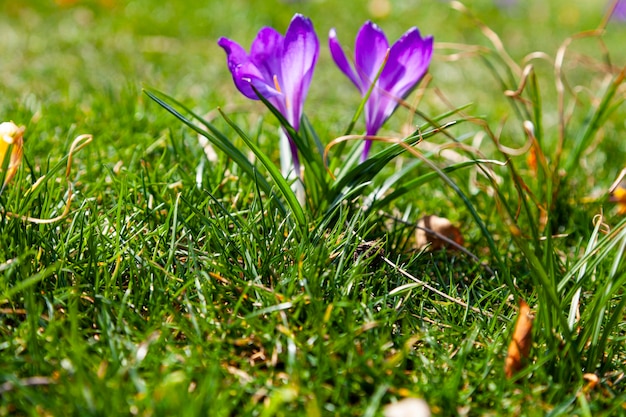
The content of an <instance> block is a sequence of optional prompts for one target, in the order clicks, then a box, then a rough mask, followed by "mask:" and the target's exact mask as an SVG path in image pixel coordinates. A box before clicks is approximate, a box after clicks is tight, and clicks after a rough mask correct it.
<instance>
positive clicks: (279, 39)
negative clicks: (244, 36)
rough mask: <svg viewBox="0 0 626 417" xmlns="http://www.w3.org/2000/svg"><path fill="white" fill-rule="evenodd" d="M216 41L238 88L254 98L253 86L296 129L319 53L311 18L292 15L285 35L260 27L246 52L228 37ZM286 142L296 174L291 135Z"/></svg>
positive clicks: (297, 166)
mask: <svg viewBox="0 0 626 417" xmlns="http://www.w3.org/2000/svg"><path fill="white" fill-rule="evenodd" d="M217 43H218V45H219V46H221V47H222V48H223V49H224V51H226V55H227V61H228V69H229V70H230V72H231V73H232V75H233V81H234V82H235V85H236V86H237V88H238V89H239V91H241V93H242V94H243V95H245V96H246V97H248V98H250V99H253V100H258V99H259V98H258V96H257V94H256V93H255V92H254V90H253V89H252V86H254V88H256V90H257V91H258V92H259V93H260V94H261V95H262V96H263V97H265V98H266V99H267V100H268V101H269V102H270V103H272V105H273V106H275V107H276V108H277V109H278V111H280V112H281V113H282V115H283V116H284V117H285V119H287V121H288V122H289V124H291V126H292V127H293V128H294V129H295V130H296V131H297V130H298V129H299V127H300V119H301V118H302V105H303V103H304V100H305V98H306V94H307V92H308V89H309V85H310V84H311V78H312V76H313V69H314V67H315V63H316V62H317V57H318V55H319V41H318V39H317V35H316V34H315V30H314V29H313V23H312V22H311V20H310V19H308V18H307V17H304V16H302V15H300V14H296V15H295V16H294V17H293V19H292V20H291V23H290V24H289V27H288V28H287V32H286V33H285V36H283V35H281V34H280V33H278V32H277V31H276V30H274V29H273V28H270V27H265V28H262V29H261V30H260V31H259V33H258V34H257V36H256V38H255V39H254V41H253V42H252V46H251V47H250V53H249V54H248V53H246V51H245V50H244V49H243V48H242V47H241V45H239V44H238V43H237V42H235V41H233V40H231V39H228V38H220V39H219V41H218V42H217ZM289 142H290V146H291V153H292V157H293V163H294V167H295V169H296V173H297V174H298V175H300V164H299V160H298V150H297V148H296V145H295V143H294V141H293V140H292V139H291V138H289Z"/></svg>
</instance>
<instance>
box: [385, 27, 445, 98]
mask: <svg viewBox="0 0 626 417" xmlns="http://www.w3.org/2000/svg"><path fill="white" fill-rule="evenodd" d="M432 54H433V37H432V36H427V37H426V38H424V39H422V37H421V36H420V32H419V30H418V29H417V28H412V29H409V30H408V31H407V32H406V33H405V34H404V35H403V36H402V37H401V38H400V39H398V41H397V42H396V43H394V44H393V46H392V47H391V50H390V51H389V60H388V61H387V64H386V65H385V68H384V69H383V72H382V73H381V75H380V81H379V84H380V87H381V88H382V89H383V90H385V91H387V92H389V93H391V94H392V95H393V96H396V97H398V98H404V97H406V95H407V94H408V93H409V92H410V91H411V90H412V89H413V88H414V87H415V86H416V85H417V83H418V82H419V81H420V80H421V79H422V77H424V74H426V70H427V69H428V65H429V64H430V59H431V57H432Z"/></svg>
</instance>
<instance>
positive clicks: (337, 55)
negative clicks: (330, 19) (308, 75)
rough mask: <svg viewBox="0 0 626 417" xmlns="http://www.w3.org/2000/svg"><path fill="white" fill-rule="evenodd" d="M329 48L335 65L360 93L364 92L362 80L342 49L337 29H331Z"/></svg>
mask: <svg viewBox="0 0 626 417" xmlns="http://www.w3.org/2000/svg"><path fill="white" fill-rule="evenodd" d="M328 47H329V49H330V54H331V55H332V57H333V60H334V61H335V64H337V66H338V67H339V69H340V70H341V72H343V73H344V74H346V76H347V77H348V78H349V79H350V81H352V82H353V83H354V85H356V87H357V88H358V89H359V91H362V90H363V88H362V86H361V79H360V78H359V77H358V76H357V75H356V73H355V72H354V70H353V69H352V66H351V65H350V62H349V61H348V58H347V57H346V54H345V52H344V51H343V48H342V47H341V44H340V43H339V40H338V39H337V32H335V29H331V30H330V32H329V33H328ZM366 91H367V90H366Z"/></svg>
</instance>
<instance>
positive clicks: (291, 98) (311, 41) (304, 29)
mask: <svg viewBox="0 0 626 417" xmlns="http://www.w3.org/2000/svg"><path fill="white" fill-rule="evenodd" d="M319 47H320V46H319V41H318V39H317V35H316V34H315V30H314V29H313V23H312V22H311V20H310V19H308V18H306V17H304V16H302V15H300V14H296V15H295V16H294V17H293V19H292V20H291V23H290V24H289V28H287V33H285V40H284V45H283V56H282V75H283V76H282V85H280V88H281V90H282V91H283V94H284V95H285V98H286V100H287V102H286V106H287V109H288V114H287V115H286V116H287V120H288V121H289V122H290V123H291V125H292V126H293V127H294V129H296V130H298V128H299V125H300V118H301V116H302V104H303V103H304V100H305V98H306V95H307V92H308V90H309V85H310V84H311V78H312V77H313V69H314V68H315V63H316V62H317V57H318V55H319Z"/></svg>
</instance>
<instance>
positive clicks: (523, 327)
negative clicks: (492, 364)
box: [504, 300, 534, 378]
mask: <svg viewBox="0 0 626 417" xmlns="http://www.w3.org/2000/svg"><path fill="white" fill-rule="evenodd" d="M533 319H534V316H533V315H532V314H531V312H530V307H529V306H528V304H526V302H525V301H524V300H520V306H519V316H518V317H517V323H516V324H515V331H514V332H513V338H512V340H511V343H510V344H509V350H508V353H507V355H506V360H505V362H504V373H505V375H506V377H507V378H511V377H512V376H513V375H515V374H516V373H517V372H519V371H520V370H521V369H522V368H523V367H524V365H525V362H526V359H528V354H529V353H530V346H531V344H532V329H533Z"/></svg>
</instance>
